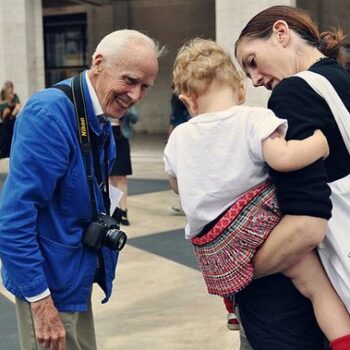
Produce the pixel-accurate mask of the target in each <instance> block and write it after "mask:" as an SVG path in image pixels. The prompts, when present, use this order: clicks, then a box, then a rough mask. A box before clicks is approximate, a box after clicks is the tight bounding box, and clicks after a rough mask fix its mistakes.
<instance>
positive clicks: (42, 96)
mask: <svg viewBox="0 0 350 350" xmlns="http://www.w3.org/2000/svg"><path fill="white" fill-rule="evenodd" d="M63 83H66V84H70V80H66V81H64V82H63ZM83 91H84V96H85V100H86V108H87V118H88V123H89V125H90V128H91V130H92V132H93V133H94V134H95V135H96V138H97V143H98V151H99V155H100V161H101V169H104V163H103V161H104V154H105V152H104V144H107V145H108V146H107V152H106V153H107V158H108V163H109V166H110V165H111V164H112V162H113V161H114V156H115V144H114V141H113V137H111V135H112V134H111V126H110V123H109V122H107V123H106V124H105V125H104V126H103V128H101V127H100V125H99V123H98V120H97V118H96V116H95V115H94V112H93V107H92V102H91V99H90V96H89V92H88V88H87V84H86V80H85V76H84V80H83ZM90 163H91V164H93V162H92V156H91V162H90ZM92 168H93V166H92ZM93 171H94V170H93V169H92V172H93ZM94 178H95V180H94V191H95V197H96V202H97V206H98V210H99V211H100V212H105V208H104V203H103V196H102V193H101V191H100V189H99V186H98V184H97V181H96V176H94ZM91 219H92V209H91V204H90V195H89V190H88V184H87V177H86V171H85V163H84V158H83V156H82V153H81V150H80V144H79V139H78V130H77V122H76V117H75V111H74V106H73V104H72V102H71V101H70V100H69V98H68V97H67V96H66V95H65V94H64V93H63V92H62V91H60V90H58V89H56V88H49V89H45V90H42V91H40V92H38V93H36V94H34V95H33V96H32V97H31V98H30V99H29V101H28V102H27V103H26V105H25V106H24V108H23V110H22V111H21V113H20V116H19V118H18V120H17V122H16V126H15V132H14V137H13V144H12V150H11V155H10V170H9V174H8V177H7V179H6V181H5V184H4V187H3V190H2V193H1V197H0V257H1V260H2V277H3V282H4V286H5V287H6V288H7V289H8V290H9V291H10V292H11V293H13V294H14V295H15V296H17V297H19V298H22V299H24V298H25V297H32V296H36V295H39V294H40V293H42V292H43V291H45V289H47V288H49V289H50V291H51V295H52V298H53V300H54V303H55V305H56V307H57V309H58V310H59V311H68V312H75V311H78V312H80V311H86V310H87V304H88V300H89V297H90V294H91V289H92V285H93V282H94V279H95V274H96V264H97V261H98V258H97V252H96V250H95V249H92V248H89V247H87V246H85V245H84V244H83V243H82V236H83V233H84V232H85V231H86V228H87V227H88V225H89V223H90V222H91ZM117 258H118V254H117V253H116V252H114V251H112V250H110V249H109V248H106V247H103V249H102V259H103V265H104V276H103V277H104V278H103V280H104V283H103V289H104V292H105V294H106V298H105V299H104V301H103V302H105V301H107V300H108V298H109V297H110V295H111V291H112V281H113V279H114V277H115V268H116V264H117Z"/></svg>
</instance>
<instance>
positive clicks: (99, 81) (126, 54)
mask: <svg viewBox="0 0 350 350" xmlns="http://www.w3.org/2000/svg"><path fill="white" fill-rule="evenodd" d="M130 46H131V45H130ZM157 73H158V61H157V58H156V55H155V53H154V50H153V48H151V47H148V46H145V45H138V46H137V47H135V46H134V47H128V46H125V47H123V48H121V49H120V54H118V58H116V59H111V61H110V62H106V60H105V58H104V57H102V56H101V55H97V56H96V57H95V60H94V62H93V66H92V68H91V72H90V78H91V82H92V84H93V86H94V88H95V91H96V94H97V97H98V99H99V101H100V103H101V106H102V109H103V112H104V113H105V114H106V115H107V116H109V117H111V118H121V117H122V116H123V115H124V114H125V113H126V111H127V110H128V109H129V108H130V107H131V106H132V105H134V104H135V103H137V102H139V101H140V100H141V99H142V98H143V97H144V96H145V93H146V91H147V90H148V89H149V88H150V87H151V86H153V84H154V81H155V79H156V76H157Z"/></svg>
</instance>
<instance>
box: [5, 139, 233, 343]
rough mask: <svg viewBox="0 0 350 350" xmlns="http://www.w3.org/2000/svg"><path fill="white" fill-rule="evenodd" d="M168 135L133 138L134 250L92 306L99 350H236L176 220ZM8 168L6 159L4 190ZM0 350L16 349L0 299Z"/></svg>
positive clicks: (10, 318) (10, 317)
mask: <svg viewBox="0 0 350 350" xmlns="http://www.w3.org/2000/svg"><path fill="white" fill-rule="evenodd" d="M164 146H165V136H162V135H160V136H157V135H143V136H140V135H136V136H135V137H134V139H133V140H132V163H133V169H134V175H133V176H131V177H130V185H129V187H130V197H129V205H128V206H129V216H130V221H131V226H130V227H128V228H126V227H125V231H126V232H127V234H128V237H129V241H128V245H127V246H126V247H125V249H124V250H123V252H122V254H121V256H120V261H119V265H118V268H117V279H116V281H115V288H114V293H113V296H112V298H111V300H110V301H109V302H108V303H107V304H104V305H102V304H101V303H100V301H101V300H102V298H103V295H102V292H101V291H100V290H99V288H98V287H97V288H95V289H94V293H93V306H94V312H95V323H96V332H97V337H98V344H99V349H100V350H139V349H142V350H163V349H167V350H197V349H198V350H199V349H201V350H203V349H204V350H224V349H231V350H237V349H238V348H239V341H238V335H237V334H236V333H235V332H230V331H228V330H227V329H226V324H225V322H226V321H225V317H226V313H225V310H224V306H223V304H222V302H221V300H220V298H217V297H214V296H210V295H208V294H207V292H206V289H205V286H204V282H203V281H202V278H201V274H200V272H199V271H198V269H197V267H196V263H195V260H194V257H193V255H192V251H191V247H190V245H189V243H188V242H187V241H186V240H185V239H184V234H183V227H184V225H185V219H184V218H183V217H180V216H172V215H170V214H169V212H168V207H169V206H170V205H177V204H178V201H177V197H176V195H175V194H173V193H172V192H171V191H170V190H169V185H168V181H167V176H166V174H165V173H164V171H163V163H162V150H163V148H164ZM7 168H8V164H7V162H6V160H1V161H0V186H1V185H2V182H3V180H4V179H5V177H6V173H7ZM0 349H1V350H15V349H18V341H17V333H16V323H15V313H14V307H13V304H12V298H11V296H9V295H8V294H7V293H6V292H4V291H2V296H1V294H0Z"/></svg>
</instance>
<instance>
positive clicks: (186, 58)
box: [173, 38, 244, 102]
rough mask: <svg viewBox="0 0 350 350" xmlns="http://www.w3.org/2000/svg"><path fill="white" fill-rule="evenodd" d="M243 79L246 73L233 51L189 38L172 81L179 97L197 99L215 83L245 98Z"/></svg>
mask: <svg viewBox="0 0 350 350" xmlns="http://www.w3.org/2000/svg"><path fill="white" fill-rule="evenodd" d="M243 79H244V73H242V72H241V71H239V70H237V68H236V67H235V65H234V63H233V62H232V59H231V56H230V54H229V53H228V52H226V51H225V50H224V49H223V48H222V47H220V46H219V45H218V44H217V43H215V42H214V41H212V40H206V39H200V38H196V39H193V40H191V41H189V42H188V43H186V44H185V45H183V46H182V47H181V48H180V50H179V51H178V54H177V56H176V59H175V63H174V71H173V83H174V86H175V93H176V94H177V95H179V96H180V98H181V97H182V96H187V97H188V96H191V97H192V98H194V99H198V98H199V97H201V96H203V95H205V94H206V93H207V92H208V91H209V90H210V87H211V86H212V85H213V83H215V84H218V85H219V86H223V87H229V88H231V89H232V91H234V92H237V94H242V96H240V100H242V99H244V88H243V87H244V84H243ZM184 102H186V101H184Z"/></svg>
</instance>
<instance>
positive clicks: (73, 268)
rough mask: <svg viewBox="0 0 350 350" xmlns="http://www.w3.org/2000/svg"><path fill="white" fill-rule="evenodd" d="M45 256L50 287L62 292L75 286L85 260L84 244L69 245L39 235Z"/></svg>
mask: <svg viewBox="0 0 350 350" xmlns="http://www.w3.org/2000/svg"><path fill="white" fill-rule="evenodd" d="M38 240H39V244H40V248H41V253H42V255H43V258H44V272H45V276H46V280H47V283H48V286H49V289H50V290H52V291H56V292H58V291H59V292H62V291H66V290H69V289H70V288H73V287H74V284H75V279H76V278H77V276H78V275H79V270H80V262H81V261H82V260H83V259H82V258H83V254H84V249H83V246H82V244H79V245H77V246H69V245H65V244H61V243H57V242H54V241H52V240H50V239H47V238H45V237H42V236H41V237H38Z"/></svg>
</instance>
